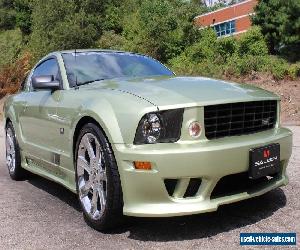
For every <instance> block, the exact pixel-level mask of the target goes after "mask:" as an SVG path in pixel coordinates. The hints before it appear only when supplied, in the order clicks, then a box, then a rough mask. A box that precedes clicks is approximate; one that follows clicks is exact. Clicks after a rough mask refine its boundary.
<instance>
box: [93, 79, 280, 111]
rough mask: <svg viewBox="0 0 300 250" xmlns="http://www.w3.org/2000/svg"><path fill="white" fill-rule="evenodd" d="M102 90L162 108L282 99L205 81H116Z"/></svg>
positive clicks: (242, 86)
mask: <svg viewBox="0 0 300 250" xmlns="http://www.w3.org/2000/svg"><path fill="white" fill-rule="evenodd" d="M97 85H98V84H97ZM98 86H99V85H98ZM101 87H104V88H110V89H114V90H119V91H122V92H126V93H129V94H132V95H135V96H138V97H140V98H143V99H145V100H147V101H148V102H151V103H152V104H154V105H156V106H157V107H159V108H166V107H172V106H174V105H176V107H178V108H179V107H189V106H205V105H213V104H220V103H233V102H244V101H256V100H270V99H279V97H278V96H277V95H275V94H273V93H271V92H268V91H266V90H262V89H260V88H257V87H254V86H252V85H247V84H238V83H233V82H227V81H223V80H215V79H210V78H205V77H148V78H134V79H114V80H109V81H105V82H102V84H101Z"/></svg>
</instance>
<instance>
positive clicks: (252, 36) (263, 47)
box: [238, 27, 268, 57]
mask: <svg viewBox="0 0 300 250" xmlns="http://www.w3.org/2000/svg"><path fill="white" fill-rule="evenodd" d="M238 46H239V48H238V51H239V55H240V56H241V57H242V56H244V55H253V56H263V55H267V54H268V47H267V44H266V41H265V40H264V37H263V35H262V33H261V31H260V28H258V27H252V28H251V29H250V30H249V31H247V32H246V33H244V34H243V35H241V37H240V38H239V39H238Z"/></svg>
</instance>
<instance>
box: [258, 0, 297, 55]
mask: <svg viewBox="0 0 300 250" xmlns="http://www.w3.org/2000/svg"><path fill="white" fill-rule="evenodd" d="M255 13H256V14H255V15H254V16H253V18H252V22H253V24H255V25H259V26H260V27H261V31H262V33H263V35H264V36H265V38H266V40H267V43H268V47H269V50H270V52H271V53H272V54H276V53H278V52H280V50H281V49H283V48H286V47H290V48H295V47H298V48H300V1H299V0H260V1H259V3H258V5H257V6H256V8H255Z"/></svg>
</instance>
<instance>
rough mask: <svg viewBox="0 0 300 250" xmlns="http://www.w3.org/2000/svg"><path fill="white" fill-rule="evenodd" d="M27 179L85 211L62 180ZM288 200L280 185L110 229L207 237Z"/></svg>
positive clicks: (164, 237) (141, 235) (150, 237)
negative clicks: (211, 208)
mask: <svg viewBox="0 0 300 250" xmlns="http://www.w3.org/2000/svg"><path fill="white" fill-rule="evenodd" d="M27 181H28V182H29V183H30V184H32V185H34V186H35V187H37V188H39V189H42V190H43V191H45V192H47V193H49V194H50V195H52V196H55V197H57V198H58V199H60V200H61V201H64V202H65V203H66V204H68V205H69V206H71V207H73V208H74V209H75V210H76V211H78V212H79V211H81V209H80V205H79V202H78V200H77V197H76V195H75V194H74V193H72V192H71V191H69V190H67V189H65V188H64V187H62V186H60V185H59V184H56V183H54V182H52V181H49V180H46V179H44V178H41V177H38V176H33V177H32V178H29V179H28V180H27ZM286 202H287V201H286V196H285V194H284V192H283V190H282V189H281V188H277V189H275V190H272V191H270V192H268V193H266V194H264V195H262V196H259V197H255V198H252V199H249V200H244V201H241V202H237V203H233V204H229V205H223V206H220V207H219V209H218V211H216V212H211V213H205V214H198V215H192V216H182V217H171V218H134V217H125V220H126V221H125V224H124V226H122V227H119V228H117V229H115V230H113V231H110V232H107V233H109V234H122V233H126V232H129V235H128V238H130V239H134V240H139V241H157V242H167V241H178V240H192V239H201V238H207V237H212V236H215V235H217V234H219V233H223V232H229V231H231V230H235V229H239V228H242V227H245V226H248V225H252V224H255V223H257V222H259V221H261V220H263V219H266V218H268V217H270V216H272V215H273V214H274V213H275V212H276V211H277V210H278V209H280V208H282V207H284V206H285V205H286ZM91 230H92V229H91Z"/></svg>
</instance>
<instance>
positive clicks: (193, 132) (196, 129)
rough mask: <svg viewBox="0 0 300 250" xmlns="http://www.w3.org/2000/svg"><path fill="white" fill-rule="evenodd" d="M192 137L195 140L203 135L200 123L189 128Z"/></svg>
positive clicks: (195, 123) (192, 124)
mask: <svg viewBox="0 0 300 250" xmlns="http://www.w3.org/2000/svg"><path fill="white" fill-rule="evenodd" d="M189 133H190V136H191V137H193V138H197V137H199V136H200V134H201V125H200V123H199V122H192V123H191V124H190V126H189Z"/></svg>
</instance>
